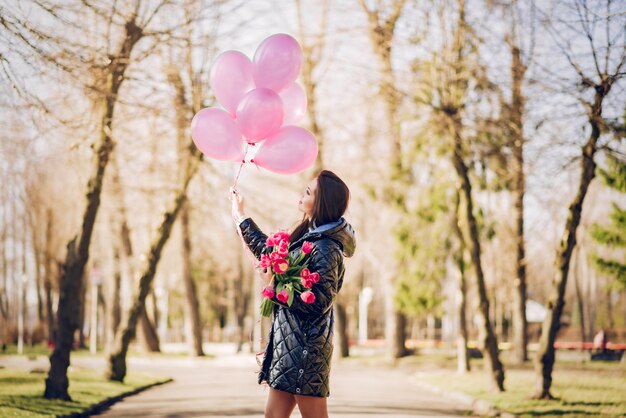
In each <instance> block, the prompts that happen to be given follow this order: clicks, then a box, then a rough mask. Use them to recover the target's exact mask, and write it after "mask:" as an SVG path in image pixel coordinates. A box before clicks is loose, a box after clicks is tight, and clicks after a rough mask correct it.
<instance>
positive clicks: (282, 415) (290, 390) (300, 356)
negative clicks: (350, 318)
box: [231, 170, 355, 418]
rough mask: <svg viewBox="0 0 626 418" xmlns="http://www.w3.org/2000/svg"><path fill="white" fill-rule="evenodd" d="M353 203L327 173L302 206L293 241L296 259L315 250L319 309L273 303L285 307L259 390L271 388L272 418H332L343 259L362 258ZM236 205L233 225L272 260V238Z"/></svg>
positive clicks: (312, 265) (278, 309) (235, 199)
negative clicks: (295, 416) (308, 247)
mask: <svg viewBox="0 0 626 418" xmlns="http://www.w3.org/2000/svg"><path fill="white" fill-rule="evenodd" d="M349 199H350V191H349V190H348V186H346V184H345V183H344V182H343V181H342V180H341V179H340V178H339V177H337V175H335V174H334V173H332V172H331V171H328V170H323V171H322V172H320V173H319V175H317V176H316V177H315V178H314V179H313V180H311V182H310V183H309V184H308V185H307V187H306V189H305V190H304V191H303V193H302V197H301V199H300V202H299V203H298V209H299V210H300V211H302V212H303V213H304V216H303V219H302V222H301V223H300V224H299V225H298V226H297V227H296V228H295V229H294V231H293V232H292V233H291V235H290V238H289V242H290V247H289V252H290V255H291V256H292V257H294V258H295V257H298V255H299V254H300V252H301V251H302V244H303V243H304V242H305V241H308V242H311V243H313V250H312V251H311V253H310V254H309V255H308V257H310V259H309V270H311V272H317V273H319V274H320V276H321V277H320V281H319V282H318V283H316V284H313V287H312V289H311V291H312V292H313V294H314V295H315V301H314V302H313V303H312V304H306V303H304V302H303V301H302V300H300V298H298V297H296V298H294V300H293V303H292V305H291V307H288V306H287V305H286V304H284V303H281V302H279V301H278V300H277V299H276V298H275V297H274V299H272V300H273V301H274V302H276V303H277V304H278V305H277V306H275V307H274V317H273V320H272V329H271V331H270V336H269V342H268V344H267V347H266V350H265V354H264V356H263V363H262V366H261V370H260V372H259V384H261V383H263V382H267V383H268V384H269V386H270V393H269V397H268V400H267V405H266V408H265V416H266V417H271V418H287V417H289V416H290V415H291V412H292V411H293V410H294V408H295V406H296V405H298V409H299V410H300V413H301V414H302V417H303V418H327V417H328V410H327V405H326V399H327V397H328V396H329V395H330V389H329V374H330V363H331V357H332V352H333V326H334V325H333V324H334V314H333V302H334V301H335V298H336V296H337V293H338V292H339V290H340V289H341V286H342V284H343V276H344V265H343V257H351V256H352V255H353V254H354V250H355V239H354V230H353V229H352V227H351V226H350V224H348V223H347V222H346V220H345V219H344V218H343V217H342V216H343V214H344V213H345V211H346V209H347V207H348V201H349ZM231 200H232V211H233V218H234V219H235V222H236V223H237V225H238V227H239V228H240V229H241V233H242V236H243V239H244V241H245V243H246V244H247V245H248V247H249V248H250V250H251V251H252V252H253V253H254V255H255V257H256V258H257V259H259V258H260V257H261V254H263V253H266V254H268V253H270V252H271V250H272V248H271V247H267V246H266V244H265V241H266V239H267V235H265V234H264V233H263V232H261V230H260V229H259V227H258V226H257V225H256V224H255V223H254V221H253V220H252V219H250V218H249V217H246V216H245V215H244V210H243V209H244V207H243V206H244V205H243V198H242V197H241V196H240V195H239V194H238V193H237V192H236V191H232V193H231ZM261 275H262V277H263V279H264V280H265V281H266V283H267V284H269V283H270V282H271V278H272V277H271V273H265V274H263V273H262V274H261Z"/></svg>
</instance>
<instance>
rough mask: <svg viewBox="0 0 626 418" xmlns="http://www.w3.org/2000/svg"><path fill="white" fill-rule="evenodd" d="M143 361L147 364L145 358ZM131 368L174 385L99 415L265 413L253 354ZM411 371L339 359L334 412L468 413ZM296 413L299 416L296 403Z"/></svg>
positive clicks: (183, 417) (245, 416)
mask: <svg viewBox="0 0 626 418" xmlns="http://www.w3.org/2000/svg"><path fill="white" fill-rule="evenodd" d="M141 363H144V362H143V361H142V362H141ZM141 363H139V364H137V363H134V364H132V365H131V367H133V366H134V367H137V369H138V370H139V369H141V370H152V371H154V372H158V373H159V374H165V375H168V376H171V377H173V378H174V379H175V380H174V382H172V383H168V384H166V385H163V386H160V387H157V388H154V389H150V390H148V391H146V392H143V393H141V394H139V395H136V396H133V397H129V398H126V399H125V400H123V401H121V402H119V403H117V404H115V405H113V407H112V408H111V409H110V410H108V411H105V412H104V413H102V414H101V415H100V416H102V417H106V418H122V417H124V418H135V417H136V418H139V417H150V418H152V417H154V418H156V417H161V418H199V417H239V418H252V417H255V418H258V417H263V411H264V407H265V400H266V398H267V392H268V389H267V388H266V387H265V386H260V385H257V384H256V370H257V366H256V363H255V361H254V358H253V357H251V356H230V357H221V358H218V359H210V360H193V359H179V360H177V361H169V360H168V361H163V362H160V363H161V364H158V365H155V364H150V363H144V364H141ZM412 379H413V378H411V376H410V375H409V374H408V373H407V372H402V371H400V370H397V369H389V368H382V367H363V366H358V365H354V364H351V365H346V364H345V363H341V362H339V363H335V364H334V365H333V370H332V374H331V391H332V392H331V396H330V398H329V413H330V416H331V417H333V418H335V417H338V418H339V417H341V418H348V417H350V418H356V417H360V418H363V417H368V418H379V417H380V418H382V417H385V418H405V417H460V416H467V415H468V414H469V412H468V411H467V410H465V409H464V407H463V406H459V405H458V403H457V402H456V401H452V400H444V399H440V396H438V395H433V394H432V393H429V392H425V391H424V390H423V389H421V388H420V387H419V386H417V385H416V384H415V382H414V381H413V380H412ZM292 417H301V415H300V413H299V412H298V408H297V407H296V409H295V411H294V413H293V414H292Z"/></svg>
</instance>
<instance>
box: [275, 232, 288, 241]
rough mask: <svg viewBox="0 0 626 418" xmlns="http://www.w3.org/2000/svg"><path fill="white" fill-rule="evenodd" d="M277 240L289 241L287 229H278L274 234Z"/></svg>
mask: <svg viewBox="0 0 626 418" xmlns="http://www.w3.org/2000/svg"><path fill="white" fill-rule="evenodd" d="M274 236H275V237H276V238H275V239H277V240H278V241H287V242H289V233H288V232H287V231H278V232H277V233H275V234H274Z"/></svg>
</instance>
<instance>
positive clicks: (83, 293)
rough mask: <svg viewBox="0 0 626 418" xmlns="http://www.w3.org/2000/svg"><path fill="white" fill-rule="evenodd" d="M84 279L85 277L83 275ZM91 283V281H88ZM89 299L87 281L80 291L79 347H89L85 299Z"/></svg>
mask: <svg viewBox="0 0 626 418" xmlns="http://www.w3.org/2000/svg"><path fill="white" fill-rule="evenodd" d="M83 281H85V277H84V276H83ZM88 283H89V282H88ZM86 300H87V286H85V283H83V285H82V286H81V292H80V303H79V304H78V306H80V313H79V314H78V348H87V344H85V301H86Z"/></svg>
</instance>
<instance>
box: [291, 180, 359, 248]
mask: <svg viewBox="0 0 626 418" xmlns="http://www.w3.org/2000/svg"><path fill="white" fill-rule="evenodd" d="M316 178H317V190H316V192H315V199H314V200H313V214H312V216H311V219H310V220H309V219H308V218H307V216H306V215H304V217H303V218H302V222H300V224H299V225H298V226H297V227H296V228H295V229H294V230H293V232H292V233H291V236H290V238H289V241H290V242H295V241H297V240H298V239H300V238H302V236H303V235H304V234H305V233H307V232H308V230H309V227H311V226H313V225H315V226H320V225H324V224H326V223H329V222H335V221H338V220H339V218H341V217H342V216H343V214H344V213H345V212H346V209H347V208H348V202H349V201H350V190H349V189H348V186H347V185H346V183H344V182H343V180H341V179H340V178H339V176H337V175H336V174H335V173H333V172H332V171H329V170H322V171H321V172H320V173H319V174H318V175H317V177H316Z"/></svg>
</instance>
